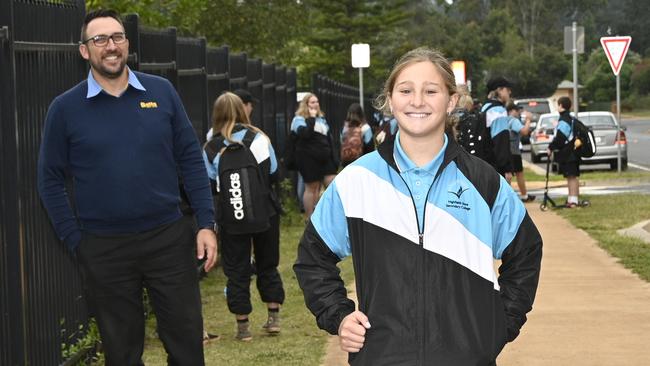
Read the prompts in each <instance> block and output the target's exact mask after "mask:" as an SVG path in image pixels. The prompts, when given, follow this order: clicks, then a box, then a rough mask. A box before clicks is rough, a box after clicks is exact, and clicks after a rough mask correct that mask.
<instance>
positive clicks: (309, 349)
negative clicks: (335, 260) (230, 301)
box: [143, 202, 353, 366]
mask: <svg viewBox="0 0 650 366" xmlns="http://www.w3.org/2000/svg"><path fill="white" fill-rule="evenodd" d="M295 206H296V205H295V204H294V203H293V202H289V204H285V209H286V211H287V214H286V215H285V216H283V218H282V223H281V229H280V232H281V234H280V247H281V249H280V266H279V268H278V269H279V271H280V273H281V276H282V281H283V283H284V289H285V293H286V299H285V303H284V305H283V307H282V310H281V312H280V314H281V319H282V323H281V324H282V332H281V333H280V334H279V335H278V336H269V335H266V334H265V332H263V330H262V328H261V327H262V325H263V324H264V322H265V321H266V315H267V312H266V306H265V304H264V303H262V301H261V300H260V297H259V293H258V292H257V288H256V287H255V278H253V279H252V281H251V284H252V286H251V300H252V302H253V313H252V314H250V316H249V319H250V321H251V331H252V333H253V340H252V341H251V342H241V341H238V340H236V339H235V338H234V337H235V327H236V325H235V317H234V315H232V314H230V312H229V311H228V308H227V305H226V298H225V296H224V292H223V289H224V287H225V284H226V278H225V276H224V274H223V270H222V268H221V267H218V268H215V269H213V270H212V271H211V272H210V273H209V275H208V277H206V278H205V279H204V280H203V281H201V295H202V300H203V318H204V323H205V327H206V330H207V331H208V332H210V333H216V334H219V335H220V336H221V339H219V340H216V341H213V342H211V343H209V344H208V345H207V346H206V347H205V350H204V352H205V361H206V365H228V366H239V365H241V366H257V365H259V366H274V365H278V366H279V365H300V366H303V365H319V364H320V361H321V359H322V357H323V355H324V353H325V344H326V342H327V333H326V332H325V331H322V330H320V329H318V327H317V326H316V320H315V318H314V316H313V315H312V314H311V313H310V312H309V310H308V309H307V308H306V306H305V303H304V299H303V295H302V291H301V290H300V287H299V286H298V283H297V281H296V278H295V275H294V273H293V269H292V266H293V263H294V261H295V259H296V253H297V246H298V241H299V240H300V237H301V236H302V232H303V230H304V224H303V223H302V217H301V216H300V214H299V212H298V210H297V208H296V207H295ZM341 269H342V276H343V278H344V280H345V283H346V285H350V284H352V285H353V282H351V281H353V274H352V269H351V261H350V260H345V261H343V262H341ZM145 342H146V346H145V354H144V357H143V361H144V362H145V364H147V365H166V364H167V361H166V355H165V351H164V349H163V346H162V344H161V343H160V341H159V340H158V338H157V336H156V334H155V319H153V316H152V317H151V319H150V320H149V322H148V324H147V331H146V340H145Z"/></svg>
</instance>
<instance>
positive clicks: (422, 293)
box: [397, 166, 443, 365]
mask: <svg viewBox="0 0 650 366" xmlns="http://www.w3.org/2000/svg"><path fill="white" fill-rule="evenodd" d="M442 168H443V167H442V166H441V167H440V168H438V170H439V171H440V169H442ZM397 175H399V177H400V178H401V179H402V181H403V182H404V185H405V186H406V189H408V191H409V196H411V202H412V203H413V210H414V211H415V223H416V224H417V231H418V239H419V244H420V250H421V251H422V254H424V224H425V222H426V220H425V217H426V213H427V203H426V202H427V200H428V199H429V194H431V189H433V186H434V185H435V184H436V181H437V180H438V176H439V175H440V174H436V175H435V177H434V178H433V182H432V183H431V185H430V186H429V189H428V190H427V194H426V196H424V207H423V208H422V230H420V219H419V218H418V208H417V205H416V204H415V199H414V198H413V191H411V187H409V185H408V183H406V179H404V177H402V174H401V172H399V171H398V174H397ZM420 268H421V271H420V274H421V277H420V278H421V280H420V282H421V285H420V286H416V287H417V289H418V295H419V296H418V299H419V305H420V309H419V313H420V318H421V319H422V321H420V322H419V323H420V325H421V328H420V335H421V337H420V349H419V357H418V358H419V362H418V364H420V365H424V346H425V344H426V340H425V339H424V338H425V335H426V326H425V321H424V318H425V314H424V308H425V306H424V303H425V298H424V297H425V291H424V290H423V288H424V284H425V279H426V276H425V269H424V255H422V256H420Z"/></svg>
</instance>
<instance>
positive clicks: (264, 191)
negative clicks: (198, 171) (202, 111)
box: [204, 129, 271, 234]
mask: <svg viewBox="0 0 650 366" xmlns="http://www.w3.org/2000/svg"><path fill="white" fill-rule="evenodd" d="M254 138H255V133H254V132H253V131H251V130H248V129H247V130H246V134H245V135H244V138H243V139H242V142H241V143H238V142H233V143H230V144H229V145H227V146H225V147H223V148H222V149H221V157H220V158H219V171H218V176H219V183H218V185H219V187H218V188H219V192H218V194H217V195H216V197H217V198H216V205H215V208H216V211H217V223H218V224H219V226H220V227H221V228H222V229H223V230H225V231H226V232H228V233H230V234H253V233H259V232H263V231H266V230H268V229H269V227H270V224H269V217H270V212H269V200H270V199H271V198H270V192H269V188H268V187H267V185H266V184H265V180H264V178H263V174H262V171H261V169H260V167H259V164H258V163H257V160H256V159H255V156H254V155H253V153H252V152H251V151H250V146H251V144H252V143H253V139H254ZM222 145H223V137H219V138H214V139H212V140H210V141H208V142H207V143H206V144H205V146H204V150H205V152H206V155H207V156H208V159H209V161H211V162H212V161H214V158H215V157H216V156H217V153H219V151H218V148H219V146H222Z"/></svg>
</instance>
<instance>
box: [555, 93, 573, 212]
mask: <svg viewBox="0 0 650 366" xmlns="http://www.w3.org/2000/svg"><path fill="white" fill-rule="evenodd" d="M557 110H558V112H560V118H559V120H558V123H557V126H556V128H555V137H554V138H553V141H551V143H550V144H549V145H548V156H549V157H550V156H551V152H552V153H553V159H554V160H555V162H556V163H558V172H559V173H560V174H562V175H563V176H564V177H565V178H566V181H567V186H568V188H569V196H568V197H567V202H566V207H567V208H575V207H577V206H578V205H579V203H580V201H579V199H578V197H579V195H580V181H579V178H578V177H580V156H579V155H578V154H577V153H576V152H575V143H574V131H573V130H574V129H573V125H574V123H573V121H574V118H573V117H572V116H571V99H569V97H560V99H558V101H557Z"/></svg>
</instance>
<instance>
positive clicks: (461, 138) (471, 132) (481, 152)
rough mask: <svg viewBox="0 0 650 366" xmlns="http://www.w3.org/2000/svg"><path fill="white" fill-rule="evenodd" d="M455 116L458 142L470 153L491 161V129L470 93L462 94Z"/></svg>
mask: <svg viewBox="0 0 650 366" xmlns="http://www.w3.org/2000/svg"><path fill="white" fill-rule="evenodd" d="M453 116H454V117H455V119H456V120H457V121H456V124H455V128H454V130H455V131H454V132H455V137H456V140H457V141H458V144H459V145H460V146H461V147H462V148H463V149H465V151H467V152H468V153H470V154H472V155H474V156H476V157H478V158H481V159H483V160H485V161H489V160H490V156H492V151H491V150H492V143H491V140H490V135H489V131H488V130H487V128H486V127H485V121H482V120H481V116H480V113H479V112H478V110H475V109H474V101H473V100H472V97H471V96H470V95H469V94H461V96H460V98H459V99H458V106H457V108H456V109H454V112H453Z"/></svg>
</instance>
